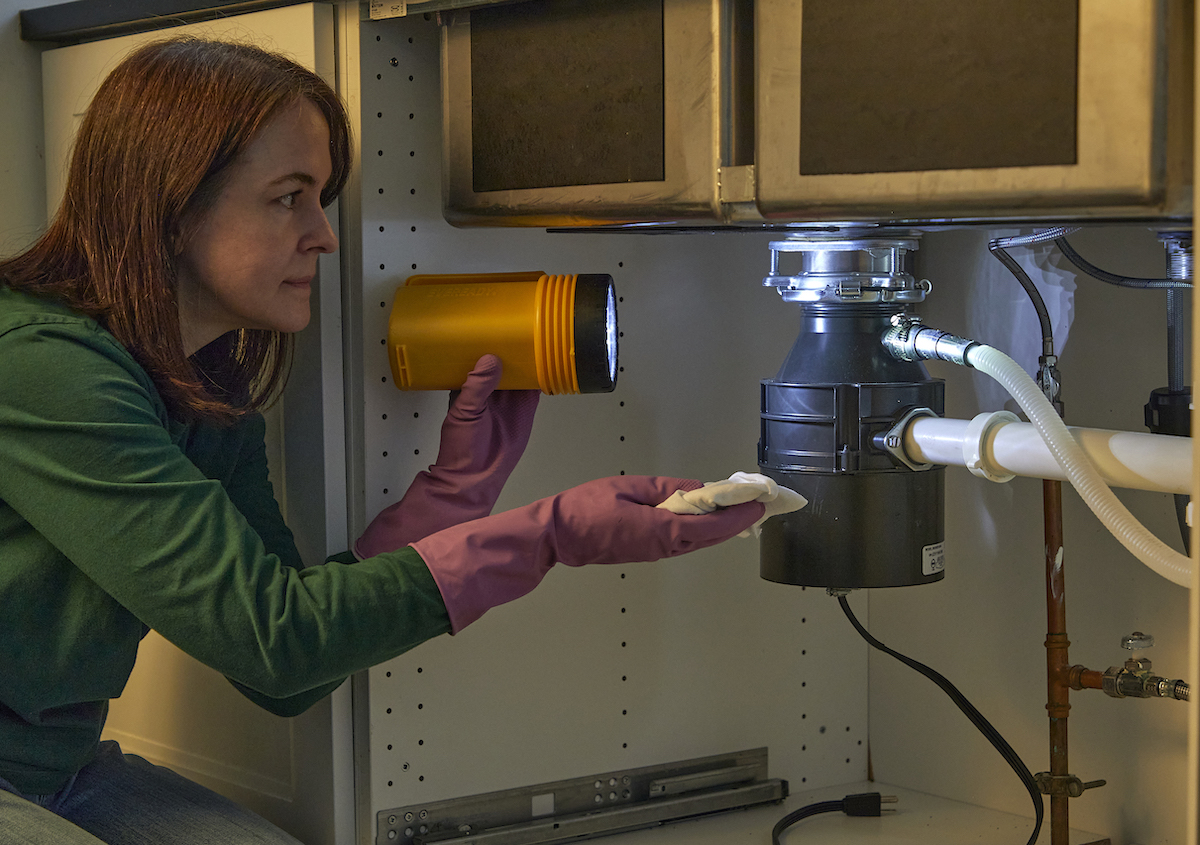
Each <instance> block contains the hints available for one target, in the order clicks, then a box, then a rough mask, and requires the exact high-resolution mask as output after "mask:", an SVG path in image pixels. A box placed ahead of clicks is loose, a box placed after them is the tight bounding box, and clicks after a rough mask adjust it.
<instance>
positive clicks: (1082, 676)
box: [1068, 666, 1104, 689]
mask: <svg viewBox="0 0 1200 845" xmlns="http://www.w3.org/2000/svg"><path fill="white" fill-rule="evenodd" d="M1068 683H1069V684H1070V687H1071V689H1104V673H1103V672H1097V671H1096V670H1095V669H1089V668H1087V667H1086V666H1072V667H1071V669H1070V673H1069V675H1068Z"/></svg>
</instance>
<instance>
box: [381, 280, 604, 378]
mask: <svg viewBox="0 0 1200 845" xmlns="http://www.w3.org/2000/svg"><path fill="white" fill-rule="evenodd" d="M387 346H388V359H389V361H390V363H391V365H392V378H393V380H394V381H395V383H396V386H397V387H399V388H400V389H401V390H455V389H457V388H459V387H461V386H462V384H463V381H464V380H466V377H467V374H468V373H470V372H471V370H472V369H474V367H475V362H476V361H478V360H479V358H480V357H481V356H483V355H486V354H488V353H491V354H494V355H496V356H498V357H499V358H500V360H501V361H502V362H503V363H504V374H503V376H502V377H501V379H500V384H499V385H498V387H499V389H501V390H524V389H533V388H537V389H540V390H541V391H542V392H543V393H546V394H550V395H554V394H557V393H607V392H609V391H611V390H612V389H613V388H615V387H616V386H617V303H616V295H615V293H614V289H613V281H612V277H611V276H607V275H599V274H593V275H588V274H581V275H573V276H550V275H547V274H545V273H542V272H540V271H534V272H528V273H484V274H475V275H470V274H465V275H423V276H410V277H409V279H408V280H407V281H406V282H405V283H404V284H403V285H401V286H400V287H399V288H398V289H397V290H396V298H395V300H394V301H393V303H392V314H391V318H390V320H389V321H388V342H387Z"/></svg>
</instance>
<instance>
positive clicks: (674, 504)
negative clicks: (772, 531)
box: [658, 472, 808, 537]
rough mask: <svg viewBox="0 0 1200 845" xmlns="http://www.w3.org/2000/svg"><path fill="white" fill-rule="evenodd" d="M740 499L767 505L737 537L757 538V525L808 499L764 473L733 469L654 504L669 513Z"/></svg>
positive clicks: (709, 507) (700, 510) (702, 510)
mask: <svg viewBox="0 0 1200 845" xmlns="http://www.w3.org/2000/svg"><path fill="white" fill-rule="evenodd" d="M743 502H762V503H763V504H765V505H766V506H767V512H766V513H765V514H763V518H762V519H760V520H759V521H758V522H756V523H754V524H753V525H751V526H750V528H748V529H747V530H745V531H743V532H742V533H741V534H739V535H738V536H739V537H750V536H754V537H757V536H758V533H759V530H760V529H759V526H761V525H762V524H763V522H765V521H766V520H767V519H769V518H770V517H772V516H777V515H779V514H781V513H791V512H792V511H798V510H800V508H802V507H804V506H805V505H807V504H808V499H806V498H804V497H803V496H801V495H800V494H799V493H797V492H796V491H795V490H792V489H791V488H788V487H781V486H780V485H778V484H776V483H775V482H774V481H773V480H771V479H770V478H767V477H766V476H765V475H759V474H758V473H756V472H735V473H734V474H733V475H731V476H729V478H727V479H725V480H724V481H708V482H706V483H705V484H704V486H703V487H700V488H697V489H696V490H688V491H686V492H685V491H683V490H676V491H675V492H674V493H672V494H671V497H670V498H669V499H667V500H666V501H665V502H662V503H660V504H659V505H658V507H660V508H666V509H667V510H669V511H671V513H687V514H700V513H712V512H713V511H715V510H716V509H717V508H727V507H730V506H732V505H740V504H742V503H743Z"/></svg>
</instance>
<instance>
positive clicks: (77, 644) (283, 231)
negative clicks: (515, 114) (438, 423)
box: [0, 39, 763, 845]
mask: <svg viewBox="0 0 1200 845" xmlns="http://www.w3.org/2000/svg"><path fill="white" fill-rule="evenodd" d="M349 167H350V144H349V126H348V122H347V119H346V115H345V112H344V110H343V108H342V106H341V104H340V103H339V102H338V99H337V97H336V95H335V94H334V93H333V92H332V91H331V90H330V89H329V88H328V86H327V85H325V83H323V82H322V81H321V80H320V79H319V78H318V77H317V76H315V75H314V74H312V73H310V72H308V71H307V70H305V69H303V68H301V67H299V66H297V65H295V64H294V63H292V62H291V61H289V60H287V59H285V58H282V57H280V56H277V55H273V54H270V53H266V52H263V51H261V50H259V49H256V48H253V47H249V46H241V45H232V44H223V43H216V42H208V41H200V40H187V39H175V40H170V41H165V42H160V43H156V44H152V45H149V46H147V47H143V48H141V49H139V50H137V51H136V52H134V53H133V54H131V55H130V56H129V58H127V59H126V60H125V61H124V62H123V63H122V64H121V65H120V66H118V67H117V68H116V69H115V70H114V71H113V72H112V74H111V75H110V76H109V77H108V78H107V79H106V81H105V82H104V83H103V84H102V86H101V87H100V90H99V91H98V93H97V94H96V97H95V99H94V101H93V103H92V105H91V106H90V108H89V109H88V112H87V115H86V116H85V119H84V121H83V124H82V127H81V129H80V133H79V137H78V139H77V142H76V148H75V152H74V155H73V158H72V162H71V166H70V171H69V175H68V182H67V188H66V193H65V196H64V199H63V203H62V206H61V208H60V210H59V212H58V214H57V216H56V217H55V219H54V221H53V222H52V223H51V225H50V227H49V229H48V231H47V232H46V234H45V235H44V236H43V237H42V238H41V239H40V240H39V241H38V242H37V243H36V244H35V245H34V246H32V247H31V248H30V249H29V250H27V251H26V252H24V253H23V254H21V255H18V256H16V257H14V258H11V259H9V260H7V261H4V262H0V361H3V362H4V364H3V367H0V467H3V471H2V472H0V607H3V613H2V614H0V842H4V843H7V842H34V843H42V842H47V843H49V842H54V843H55V844H56V845H64V843H66V845H73V843H89V845H95V843H97V842H104V843H109V845H116V843H122V845H124V843H147V844H148V845H149V843H154V845H163V844H164V843H172V842H198V841H204V842H251V841H253V842H288V841H292V840H291V839H290V838H289V837H287V836H286V835H285V834H283V833H282V832H280V831H278V830H276V829H274V828H273V827H271V826H270V825H268V824H267V823H266V822H265V821H263V820H261V819H258V818H257V817H255V816H253V815H251V814H249V813H247V812H246V811H244V810H242V809H241V808H238V807H236V806H235V805H233V804H231V803H229V802H228V801H226V800H225V799H223V798H221V797H219V796H216V795H215V794H213V793H210V792H208V791H207V790H204V789H202V788H201V787H199V786H197V785H195V784H192V783H190V782H189V781H186V780H184V779H183V778H181V777H179V776H177V775H175V774H174V773H172V772H169V771H167V770H165V769H161V768H159V767H155V766H151V765H150V764H148V763H147V762H146V761H144V760H141V759H140V758H136V757H133V756H131V755H123V754H122V753H121V752H120V749H119V748H117V747H116V744H115V743H109V742H106V743H100V742H99V736H100V732H101V729H102V726H103V723H104V717H105V714H106V712H107V702H108V700H109V699H111V698H113V697H115V696H117V695H119V694H120V693H121V690H122V688H123V686H124V684H125V681H126V679H127V678H128V677H129V673H130V671H131V669H132V667H133V663H134V659H135V656H136V653H137V646H138V642H139V641H140V639H141V638H142V637H143V636H144V635H145V634H146V632H147V631H148V630H149V629H154V630H156V631H158V632H159V633H161V634H162V635H163V636H164V637H166V638H167V639H169V640H171V641H172V642H173V643H175V644H176V645H177V646H179V647H180V648H182V649H183V650H184V651H186V652H188V653H189V654H191V655H192V656H194V657H196V658H197V659H199V660H200V661H202V662H204V663H206V664H207V665H209V666H211V667H213V668H215V669H217V670H218V671H220V672H222V673H223V674H225V675H226V676H227V677H228V678H229V679H230V680H231V681H232V682H233V683H234V684H235V685H236V686H237V687H238V689H239V690H241V691H242V692H243V693H244V694H246V695H247V696H248V697H250V698H251V699H253V700H254V701H255V702H257V703H258V704H260V705H262V706H263V707H266V708H267V709H269V710H271V711H272V712H274V713H278V714H282V715H291V714H296V713H299V712H301V711H302V710H304V709H305V708H307V707H308V706H309V705H311V704H312V703H314V702H315V701H317V700H318V699H320V698H321V697H323V696H325V695H326V694H328V693H329V692H330V691H331V690H332V689H334V688H335V687H336V686H337V685H338V684H339V683H341V681H342V680H343V679H344V678H345V677H346V676H347V675H349V674H351V673H353V672H355V671H358V670H361V669H364V668H366V667H368V666H371V665H373V664H375V663H378V662H380V661H383V660H387V659H389V658H391V657H394V656H396V655H397V654H400V653H402V652H404V651H405V650H407V649H409V648H412V647H413V646H415V645H417V644H419V643H421V642H423V641H425V640H427V639H430V638H431V637H434V636H437V635H438V634H443V633H447V632H455V631H458V630H461V629H462V628H463V627H464V626H465V625H468V624H470V623H471V622H472V621H474V620H475V619H477V618H478V617H479V616H480V615H482V613H484V612H485V611H486V610H487V609H488V608H490V607H493V606H495V605H497V604H500V603H502V602H505V601H509V600H511V599H513V598H516V597H518V596H520V595H523V594H524V593H526V592H528V591H529V590H531V589H533V588H534V587H535V586H536V585H537V583H538V582H539V581H540V580H541V578H542V576H543V575H544V574H545V572H546V571H547V570H548V569H549V568H550V567H551V566H553V564H554V563H555V562H556V561H561V562H563V563H566V564H568V565H582V564H586V563H616V562H628V561H635V560H655V559H658V558H662V557H668V556H672V555H676V554H680V553H682V552H685V551H689V550H691V549H695V548H701V547H704V546H707V545H712V544H714V543H717V542H720V541H721V540H724V539H726V538H728V537H731V536H733V535H735V534H737V533H739V532H741V531H743V530H744V529H746V528H747V527H749V526H750V525H751V524H752V523H754V522H755V521H756V520H757V519H759V518H760V517H761V515H762V514H763V506H762V505H760V504H757V503H746V504H742V505H737V506H734V507H731V508H728V509H725V510H722V511H719V512H717V513H713V514H711V515H702V516H676V515H674V514H672V513H669V512H668V511H666V510H661V509H656V508H654V507H649V506H650V505H654V504H656V503H658V502H661V501H663V500H664V499H666V498H667V497H668V496H670V495H671V494H672V493H673V492H675V491H676V490H678V489H683V488H693V487H696V486H698V483H697V482H683V481H678V480H672V479H660V478H635V477H621V478H615V479H601V480H599V481H595V482H590V483H589V484H585V485H582V486H581V487H577V488H573V489H571V490H568V491H566V492H564V493H561V494H559V495H557V496H553V497H550V498H549V499H544V500H542V501H540V502H535V503H534V504H532V505H529V506H526V507H523V508H518V509H516V510H513V511H509V512H506V513H501V514H497V515H493V516H489V515H488V514H490V512H491V509H492V506H493V505H494V503H495V501H496V497H497V496H498V494H499V491H500V488H501V487H502V486H503V483H504V481H505V479H506V478H507V477H508V474H509V472H511V470H512V468H513V467H514V466H515V464H516V462H517V460H518V458H519V457H520V454H521V452H522V451H523V449H524V447H525V443H526V442H527V440H528V436H529V431H530V426H531V425H532V420H533V413H534V407H535V405H536V393H529V392H497V393H493V391H492V388H493V387H494V385H495V384H496V382H497V380H498V378H499V372H500V363H499V361H498V360H497V359H495V358H494V357H492V356H488V357H485V359H483V360H482V361H481V362H480V366H479V367H478V368H477V370H476V371H475V372H474V373H472V374H471V376H470V377H469V378H468V380H467V383H466V384H465V385H464V389H463V391H462V392H461V393H460V394H459V395H458V397H457V398H456V400H455V402H454V403H453V405H452V407H451V411H450V413H449V415H448V416H447V419H446V422H445V424H444V426H443V430H442V442H441V448H440V451H439V456H438V461H437V463H436V464H435V465H434V466H433V467H431V468H430V470H429V471H428V472H424V473H421V474H420V475H419V476H418V478H417V479H416V480H415V481H414V483H413V485H412V487H411V488H410V489H409V491H408V492H407V493H406V494H405V496H404V498H403V499H402V500H401V501H400V502H398V503H397V504H395V505H393V506H391V507H390V508H388V509H387V510H385V511H384V512H383V513H382V514H380V515H379V516H378V517H377V518H376V519H375V520H374V521H373V522H372V523H371V525H370V526H369V527H368V529H367V531H366V532H365V533H364V534H363V536H362V537H360V538H359V540H358V541H357V543H356V544H355V549H354V552H353V553H351V552H347V553H346V554H344V555H340V556H336V557H335V558H333V559H331V560H330V561H328V562H326V564H325V565H323V566H309V567H308V568H305V566H304V564H305V563H308V564H313V563H321V562H320V561H301V560H300V559H299V555H298V553H297V551H296V547H295V544H294V542H293V540H292V535H291V533H290V531H289V530H288V528H287V526H286V525H285V524H284V523H283V520H282V518H281V516H280V511H279V508H278V506H277V504H276V503H275V501H274V499H273V498H272V495H271V488H270V485H269V482H268V480H267V467H266V458H265V449H264V445H263V430H264V426H263V422H262V418H261V416H260V415H259V411H260V409H261V408H262V407H264V406H265V405H266V404H267V403H269V401H270V400H271V399H272V397H273V396H275V395H276V394H277V393H278V391H279V389H280V387H281V386H282V383H283V381H284V378H285V376H286V371H287V364H288V360H289V353H290V345H289V333H291V332H295V331H299V330H300V329H302V328H303V327H304V326H305V325H306V324H307V323H308V320H309V295H310V285H311V281H312V279H313V276H314V273H315V271H316V263H317V258H318V256H319V255H321V254H323V253H328V252H331V251H333V250H335V249H336V248H337V238H336V236H335V234H334V232H333V231H332V229H331V228H330V226H329V223H328V220H327V219H326V217H325V214H324V210H323V209H324V207H325V206H326V205H328V204H329V203H330V202H331V201H332V200H333V199H334V197H335V196H336V195H337V193H338V192H339V191H340V190H341V188H342V186H343V184H344V183H345V180H346V176H347V173H348V171H349Z"/></svg>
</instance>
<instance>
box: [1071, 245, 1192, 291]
mask: <svg viewBox="0 0 1200 845" xmlns="http://www.w3.org/2000/svg"><path fill="white" fill-rule="evenodd" d="M1054 244H1055V246H1057V247H1058V248H1059V250H1060V251H1061V252H1062V254H1063V255H1064V256H1065V257H1066V259H1067V260H1068V261H1070V262H1071V263H1072V264H1074V265H1075V267H1076V268H1078V269H1079V270H1082V271H1083V272H1084V273H1086V274H1087V275H1089V276H1091V277H1092V278H1093V279H1099V280H1100V281H1102V282H1107V283H1108V284H1110V285H1116V286H1117V287H1123V288H1190V287H1191V286H1192V283H1191V282H1190V281H1181V280H1179V279H1174V278H1171V279H1139V278H1136V277H1133V276H1121V275H1118V274H1116V273H1109V272H1108V271H1107V270H1101V269H1100V268H1099V267H1097V266H1095V265H1094V264H1092V263H1090V262H1089V261H1088V260H1087V259H1085V258H1084V257H1083V256H1082V255H1080V254H1079V253H1078V252H1076V251H1075V249H1074V247H1072V246H1071V245H1070V244H1069V243H1067V239H1066V238H1065V237H1061V238H1056V239H1055V241H1054Z"/></svg>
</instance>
